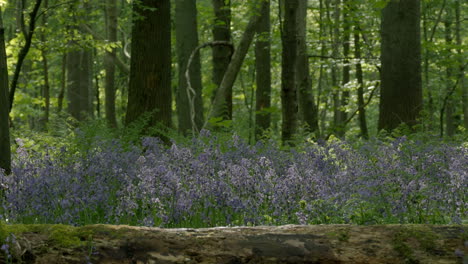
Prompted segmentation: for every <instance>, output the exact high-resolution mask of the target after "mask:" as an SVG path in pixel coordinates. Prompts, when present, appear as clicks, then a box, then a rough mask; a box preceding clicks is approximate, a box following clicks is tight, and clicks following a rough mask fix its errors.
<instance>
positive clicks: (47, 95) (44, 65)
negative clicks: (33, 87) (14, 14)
mask: <svg viewBox="0 0 468 264" xmlns="http://www.w3.org/2000/svg"><path fill="white" fill-rule="evenodd" d="M48 6H49V1H48V0H45V1H44V9H47V8H48ZM42 25H43V27H46V26H47V14H46V13H45V14H44V15H43V17H42ZM41 41H42V43H46V35H45V33H44V32H42V34H41ZM41 57H42V68H43V72H44V86H43V90H42V97H43V98H44V103H45V104H44V118H43V120H42V122H41V123H42V124H41V126H42V127H43V128H44V129H46V128H47V124H48V122H49V115H50V83H49V63H48V60H47V50H46V48H45V47H43V48H42V49H41Z"/></svg>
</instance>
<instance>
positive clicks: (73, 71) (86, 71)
mask: <svg viewBox="0 0 468 264" xmlns="http://www.w3.org/2000/svg"><path fill="white" fill-rule="evenodd" d="M72 45H74V44H72ZM90 66H91V52H90V51H89V50H74V51H70V52H69V53H68V54H67V97H68V112H69V113H70V115H71V116H72V117H74V118H75V119H76V120H78V121H83V120H85V119H86V118H87V117H90V116H91V113H92V107H91V99H90V97H91V96H92V95H91V94H90V90H91V88H92V73H91V67H90Z"/></svg>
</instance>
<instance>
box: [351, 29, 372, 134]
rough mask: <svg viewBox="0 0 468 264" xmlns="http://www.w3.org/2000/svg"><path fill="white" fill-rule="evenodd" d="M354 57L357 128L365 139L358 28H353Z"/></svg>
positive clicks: (364, 111)
mask: <svg viewBox="0 0 468 264" xmlns="http://www.w3.org/2000/svg"><path fill="white" fill-rule="evenodd" d="M354 57H355V58H356V60H357V63H356V79H357V82H358V90H357V95H358V111H359V128H360V129H361V136H362V137H363V138H365V139H368V138H369V132H368V130H367V121H366V109H365V107H364V78H363V74H362V65H361V42H360V39H359V29H358V27H355V28H354Z"/></svg>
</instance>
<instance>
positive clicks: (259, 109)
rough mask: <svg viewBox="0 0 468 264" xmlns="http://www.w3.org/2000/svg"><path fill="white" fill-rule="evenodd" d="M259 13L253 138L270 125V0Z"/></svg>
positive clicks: (257, 136)
mask: <svg viewBox="0 0 468 264" xmlns="http://www.w3.org/2000/svg"><path fill="white" fill-rule="evenodd" d="M267 2H268V4H267V7H266V8H265V9H263V10H262V13H261V14H260V16H261V17H260V22H259V23H258V28H257V34H258V35H257V41H256V43H255V71H256V75H255V76H256V84H257V90H256V103H255V139H256V140H259V139H260V137H261V136H262V134H263V132H264V131H265V130H267V129H268V128H269V127H270V123H271V113H270V112H269V111H268V109H269V108H270V106H271V56H270V50H271V40H270V37H271V34H270V30H271V23H270V0H267Z"/></svg>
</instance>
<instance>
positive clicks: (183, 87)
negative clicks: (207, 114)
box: [175, 0, 217, 135]
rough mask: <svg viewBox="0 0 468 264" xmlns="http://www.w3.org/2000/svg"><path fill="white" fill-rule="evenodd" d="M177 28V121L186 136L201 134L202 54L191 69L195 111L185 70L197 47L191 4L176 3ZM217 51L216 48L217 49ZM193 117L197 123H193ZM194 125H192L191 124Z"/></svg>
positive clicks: (194, 12) (178, 0) (183, 0)
mask: <svg viewBox="0 0 468 264" xmlns="http://www.w3.org/2000/svg"><path fill="white" fill-rule="evenodd" d="M175 27H176V42H177V60H178V66H179V85H178V87H177V98H176V99H177V101H176V105H177V118H178V121H179V131H180V132H181V133H183V134H184V135H187V132H189V131H199V130H200V128H201V127H202V126H203V100H202V80H201V64H200V52H197V53H196V54H195V56H194V57H193V60H192V63H191V65H190V73H189V78H190V84H191V87H192V88H193V90H194V91H195V95H193V96H195V98H194V101H193V111H194V113H191V111H192V109H191V107H190V102H189V97H188V91H187V89H188V86H187V79H186V78H185V70H186V69H187V63H188V60H189V58H190V54H191V53H192V51H193V50H195V49H196V48H197V46H198V26H197V6H196V3H195V1H192V0H176V8H175ZM215 48H217V47H214V49H215ZM192 114H194V120H192ZM192 121H193V122H192Z"/></svg>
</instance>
